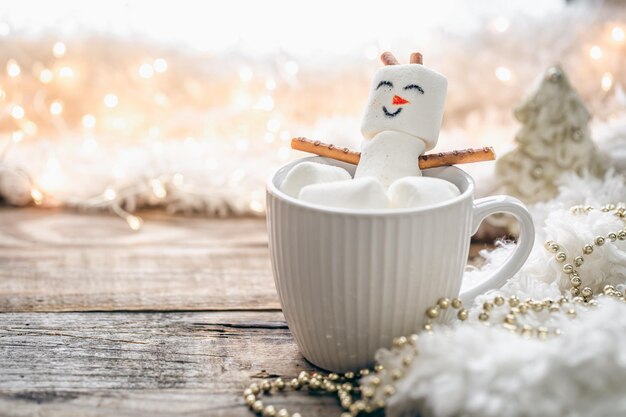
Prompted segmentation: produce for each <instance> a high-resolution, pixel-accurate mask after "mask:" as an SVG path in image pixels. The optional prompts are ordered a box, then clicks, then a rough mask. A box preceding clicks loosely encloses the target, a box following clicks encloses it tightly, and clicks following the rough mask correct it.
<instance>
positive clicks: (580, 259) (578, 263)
mask: <svg viewBox="0 0 626 417" xmlns="http://www.w3.org/2000/svg"><path fill="white" fill-rule="evenodd" d="M584 261H585V260H584V259H583V257H582V256H577V257H575V258H574V265H576V266H581V265H582V264H583V262H584Z"/></svg>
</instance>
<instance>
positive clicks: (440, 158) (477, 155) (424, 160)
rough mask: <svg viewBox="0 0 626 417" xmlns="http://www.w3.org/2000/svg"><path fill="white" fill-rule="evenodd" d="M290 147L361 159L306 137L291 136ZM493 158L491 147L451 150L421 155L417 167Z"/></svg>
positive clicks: (354, 161) (357, 154) (353, 160)
mask: <svg viewBox="0 0 626 417" xmlns="http://www.w3.org/2000/svg"><path fill="white" fill-rule="evenodd" d="M291 148H292V149H296V150H298V151H303V152H309V153H312V154H315V155H319V156H325V157H327V158H331V159H336V160H338V161H342V162H347V163H349V164H353V165H356V164H358V163H359V160H360V159H361V153H360V152H355V151H351V150H350V149H348V148H340V147H337V146H335V145H329V144H327V143H323V142H320V141H319V140H316V141H313V140H309V139H306V138H293V139H291ZM495 159H496V155H495V152H494V151H493V148H491V147H485V148H477V149H463V150H457V151H451V152H439V153H433V154H428V155H421V156H420V158H419V167H420V169H428V168H435V167H441V166H446V165H458V164H469V163H472V162H483V161H493V160H495Z"/></svg>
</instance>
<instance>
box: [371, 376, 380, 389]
mask: <svg viewBox="0 0 626 417" xmlns="http://www.w3.org/2000/svg"><path fill="white" fill-rule="evenodd" d="M380 383H381V380H380V378H379V377H377V376H374V377H372V378H371V379H370V380H369V384H370V385H371V386H373V387H377V386H378V385H380Z"/></svg>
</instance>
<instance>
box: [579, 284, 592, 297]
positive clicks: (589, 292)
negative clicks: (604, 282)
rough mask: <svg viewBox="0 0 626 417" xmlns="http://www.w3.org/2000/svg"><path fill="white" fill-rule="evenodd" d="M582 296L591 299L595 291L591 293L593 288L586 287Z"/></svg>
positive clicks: (581, 293)
mask: <svg viewBox="0 0 626 417" xmlns="http://www.w3.org/2000/svg"><path fill="white" fill-rule="evenodd" d="M580 295H582V296H583V297H584V298H589V297H591V296H592V295H593V291H591V288H589V287H585V288H583V289H582V291H581V292H580Z"/></svg>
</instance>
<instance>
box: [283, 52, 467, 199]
mask: <svg viewBox="0 0 626 417" xmlns="http://www.w3.org/2000/svg"><path fill="white" fill-rule="evenodd" d="M381 58H382V60H383V62H384V63H385V67H383V68H381V69H380V70H379V71H378V72H377V73H376V75H375V76H374V81H373V83H372V89H371V91H370V96H369V100H368V105H367V107H366V110H365V114H364V117H363V121H362V125H361V133H362V134H363V136H364V138H365V139H364V143H363V149H362V151H361V158H360V161H359V164H358V165H357V168H356V172H355V174H354V179H347V180H346V179H344V178H345V175H343V174H341V173H340V172H338V171H337V170H342V169H341V168H338V167H332V168H333V170H332V171H331V170H329V167H328V166H327V165H323V164H317V163H302V164H299V165H296V166H295V167H294V168H293V169H292V171H290V172H289V174H288V175H287V176H286V178H285V180H284V182H283V184H282V185H281V189H282V190H283V191H285V192H287V193H288V194H290V195H292V196H295V195H297V196H298V198H300V199H302V200H304V201H308V202H311V203H315V204H320V205H325V206H333V207H341V208H351V209H353V208H357V209H358V208H363V209H380V208H406V207H416V206H424V205H431V204H436V203H439V202H441V201H445V200H447V199H450V198H453V197H455V196H457V195H459V191H458V189H457V188H456V187H455V186H454V185H453V184H451V183H449V182H447V181H444V180H440V179H437V178H422V177H421V171H420V169H419V165H418V160H419V156H420V155H421V154H423V153H424V152H425V151H427V150H431V149H432V148H434V147H435V145H436V144H437V139H438V137H439V130H440V127H441V121H442V117H443V109H444V103H445V97H446V92H447V87H448V81H447V79H446V77H444V76H443V75H441V74H439V73H437V72H435V71H432V70H430V69H428V68H426V67H424V66H423V65H422V61H421V55H420V54H418V53H415V54H412V55H411V64H406V65H399V64H398V62H397V61H396V59H395V58H394V57H393V55H391V54H390V53H385V54H383V56H382V57H381ZM348 175H349V174H348ZM406 177H411V178H410V179H406ZM403 179H404V180H403Z"/></svg>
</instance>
